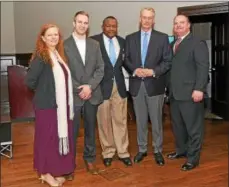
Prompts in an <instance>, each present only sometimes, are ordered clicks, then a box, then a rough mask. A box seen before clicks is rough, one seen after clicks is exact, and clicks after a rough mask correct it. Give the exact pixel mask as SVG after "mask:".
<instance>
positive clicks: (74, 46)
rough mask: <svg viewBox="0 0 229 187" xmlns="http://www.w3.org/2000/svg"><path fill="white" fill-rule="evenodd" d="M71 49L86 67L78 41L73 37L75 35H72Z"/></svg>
mask: <svg viewBox="0 0 229 187" xmlns="http://www.w3.org/2000/svg"><path fill="white" fill-rule="evenodd" d="M70 41H71V42H70V45H71V46H70V49H72V54H73V55H74V57H75V58H76V59H77V60H78V61H79V62H80V63H81V64H82V65H83V67H84V63H83V60H82V58H81V55H80V52H79V49H78V47H77V46H76V42H75V40H74V38H73V36H71V40H70ZM86 49H87V45H86Z"/></svg>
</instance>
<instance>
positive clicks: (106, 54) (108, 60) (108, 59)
mask: <svg viewBox="0 0 229 187" xmlns="http://www.w3.org/2000/svg"><path fill="white" fill-rule="evenodd" d="M99 40H100V41H99V43H100V47H101V52H102V53H103V56H104V57H105V58H106V61H107V62H110V63H111V61H110V58H109V56H108V53H107V50H106V47H105V44H104V39H103V34H100V39H99Z"/></svg>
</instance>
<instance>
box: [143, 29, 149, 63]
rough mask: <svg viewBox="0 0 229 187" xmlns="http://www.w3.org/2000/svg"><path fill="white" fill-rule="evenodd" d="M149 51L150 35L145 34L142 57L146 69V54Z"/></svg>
mask: <svg viewBox="0 0 229 187" xmlns="http://www.w3.org/2000/svg"><path fill="white" fill-rule="evenodd" d="M147 49H148V33H147V32H145V33H144V36H143V41H142V50H141V51H142V52H141V54H142V55H141V57H142V66H143V67H144V65H145V60H146V53H147Z"/></svg>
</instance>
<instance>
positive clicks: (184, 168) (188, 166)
mask: <svg viewBox="0 0 229 187" xmlns="http://www.w3.org/2000/svg"><path fill="white" fill-rule="evenodd" d="M198 165H199V163H197V164H193V163H189V162H186V163H185V164H184V165H183V166H182V167H181V170H182V171H190V170H192V169H194V168H195V167H196V166H198Z"/></svg>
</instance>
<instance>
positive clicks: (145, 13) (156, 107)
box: [125, 8, 172, 166]
mask: <svg viewBox="0 0 229 187" xmlns="http://www.w3.org/2000/svg"><path fill="white" fill-rule="evenodd" d="M154 18H155V11H154V9H153V8H144V9H142V10H141V12H140V27H141V29H140V31H138V32H135V33H133V34H130V35H128V36H127V37H126V47H125V66H126V69H127V70H128V71H129V73H130V75H131V76H130V87H129V89H130V94H131V95H132V97H133V102H134V110H135V114H136V122H137V141H138V149H139V152H138V153H137V155H136V156H135V157H134V162H140V161H142V160H143V158H144V157H145V156H146V155H147V134H148V115H149V117H150V120H151V123H152V135H153V142H152V143H153V146H154V158H155V161H156V163H157V164H158V165H160V166H161V165H164V158H163V156H162V144H163V127H162V107H163V102H164V93H165V85H166V76H165V73H166V72H167V71H168V70H169V69H170V66H171V58H172V53H171V47H170V46H169V40H168V35H166V34H164V33H161V32H158V31H156V30H154V29H153V25H154Z"/></svg>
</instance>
